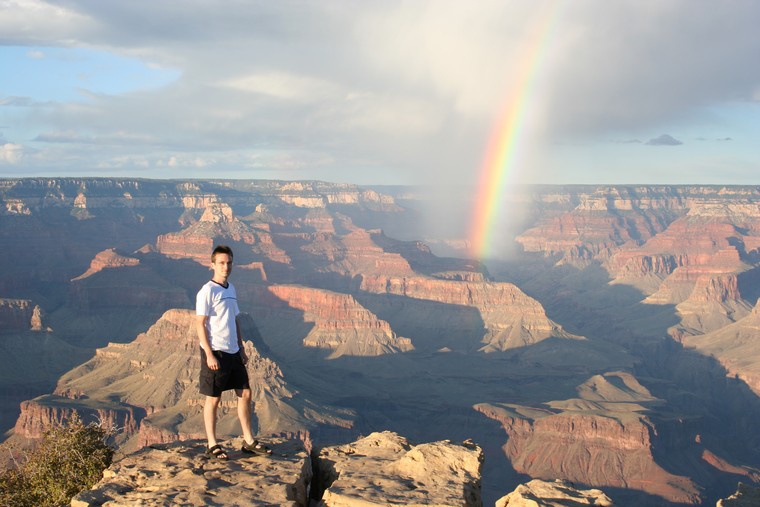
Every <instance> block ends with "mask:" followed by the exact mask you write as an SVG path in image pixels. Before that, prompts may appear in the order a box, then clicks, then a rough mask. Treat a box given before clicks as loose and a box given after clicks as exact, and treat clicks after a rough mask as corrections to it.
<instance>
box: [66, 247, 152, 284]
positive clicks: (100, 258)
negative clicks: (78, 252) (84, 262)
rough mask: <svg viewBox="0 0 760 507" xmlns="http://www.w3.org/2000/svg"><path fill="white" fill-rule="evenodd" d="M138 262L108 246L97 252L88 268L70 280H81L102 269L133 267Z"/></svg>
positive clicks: (138, 262)
mask: <svg viewBox="0 0 760 507" xmlns="http://www.w3.org/2000/svg"><path fill="white" fill-rule="evenodd" d="M138 264H140V259H137V258H135V257H129V256H126V255H121V254H119V253H117V252H116V249H115V248H109V249H107V250H103V251H102V252H100V253H98V255H96V256H95V258H94V259H93V260H92V262H91V263H90V268H89V269H88V270H87V271H85V272H84V273H83V274H81V275H79V276H78V277H76V278H74V279H72V281H76V280H82V279H84V278H87V277H88V276H91V275H94V274H95V273H97V272H98V271H102V270H104V269H108V268H124V267H134V266H137V265H138Z"/></svg>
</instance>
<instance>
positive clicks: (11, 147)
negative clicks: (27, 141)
mask: <svg viewBox="0 0 760 507" xmlns="http://www.w3.org/2000/svg"><path fill="white" fill-rule="evenodd" d="M23 157H24V147H23V146H21V145H20V144H13V143H5V144H3V145H2V146H0V162H5V163H6V164H18V163H19V162H20V161H21V159H22V158H23Z"/></svg>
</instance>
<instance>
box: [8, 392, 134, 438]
mask: <svg viewBox="0 0 760 507" xmlns="http://www.w3.org/2000/svg"><path fill="white" fill-rule="evenodd" d="M75 412H76V413H78V414H79V417H80V418H81V419H82V421H84V422H85V424H87V423H90V422H96V423H101V424H103V425H104V427H106V428H117V429H118V430H119V431H123V432H124V434H126V435H131V434H133V433H135V432H136V431H137V428H138V426H139V423H140V419H142V415H141V414H140V412H141V411H140V410H139V409H137V408H135V407H127V406H124V407H119V408H108V407H104V406H102V407H98V406H87V405H86V404H85V403H82V404H74V403H71V400H70V399H68V398H63V397H59V396H55V395H46V396H41V397H39V398H35V399H33V400H28V401H23V402H21V415H19V418H18V420H17V421H16V426H15V427H14V429H13V431H14V433H15V434H16V435H21V436H23V437H25V438H40V437H41V436H42V433H43V432H44V431H45V429H46V428H49V427H50V426H52V425H60V424H61V423H63V422H64V421H67V420H70V419H71V417H72V416H73V415H74V413H75Z"/></svg>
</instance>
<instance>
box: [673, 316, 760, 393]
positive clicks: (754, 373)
mask: <svg viewBox="0 0 760 507" xmlns="http://www.w3.org/2000/svg"><path fill="white" fill-rule="evenodd" d="M683 343H684V345H686V346H687V347H693V348H695V349H697V350H699V351H700V352H701V353H703V354H705V355H709V356H711V357H714V358H715V359H717V360H718V361H719V362H720V364H721V365H722V366H723V367H724V368H725V369H726V375H728V376H732V377H736V378H738V379H741V380H742V381H744V382H745V383H746V384H747V385H748V386H749V387H750V389H752V390H753V391H754V392H755V393H756V394H757V395H758V396H760V357H759V356H758V354H757V350H758V345H760V301H758V303H757V304H756V305H755V307H754V308H753V309H752V312H750V314H749V315H747V316H746V317H744V318H742V319H740V320H738V321H737V322H735V323H733V324H729V325H727V326H725V327H722V328H720V329H718V330H715V331H713V332H711V333H706V334H703V335H696V336H686V337H684V338H683Z"/></svg>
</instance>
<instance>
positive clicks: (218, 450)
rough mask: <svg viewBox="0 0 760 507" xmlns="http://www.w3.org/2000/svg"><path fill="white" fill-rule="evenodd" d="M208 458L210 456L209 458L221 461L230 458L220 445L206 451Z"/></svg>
mask: <svg viewBox="0 0 760 507" xmlns="http://www.w3.org/2000/svg"><path fill="white" fill-rule="evenodd" d="M206 456H208V457H209V458H216V459H218V460H221V461H224V460H226V459H227V458H228V457H229V456H227V453H226V452H224V449H222V446H221V445H219V444H216V445H215V446H213V447H209V448H208V449H206Z"/></svg>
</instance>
